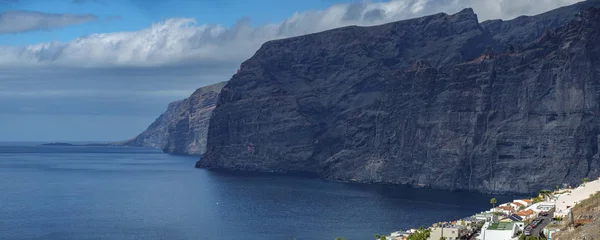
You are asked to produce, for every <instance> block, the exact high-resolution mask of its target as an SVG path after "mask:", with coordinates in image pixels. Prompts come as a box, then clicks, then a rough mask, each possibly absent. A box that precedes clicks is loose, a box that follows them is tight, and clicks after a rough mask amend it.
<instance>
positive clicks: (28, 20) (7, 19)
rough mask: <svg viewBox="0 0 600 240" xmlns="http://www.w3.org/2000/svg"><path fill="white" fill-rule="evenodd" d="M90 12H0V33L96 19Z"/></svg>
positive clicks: (33, 29)
mask: <svg viewBox="0 0 600 240" xmlns="http://www.w3.org/2000/svg"><path fill="white" fill-rule="evenodd" d="M97 18H98V17H97V16H95V15H91V14H86V15H80V14H55V13H43V12H34V11H10V12H3V13H0V34H6V33H20V32H30V31H38V30H52V29H57V28H63V27H66V26H69V25H76V24H81V23H85V22H90V21H94V20H96V19H97Z"/></svg>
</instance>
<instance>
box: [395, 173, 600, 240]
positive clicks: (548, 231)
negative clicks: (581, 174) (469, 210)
mask: <svg viewBox="0 0 600 240" xmlns="http://www.w3.org/2000/svg"><path fill="white" fill-rule="evenodd" d="M598 191H600V178H599V179H598V180H597V181H592V182H589V183H587V182H586V183H584V184H582V185H581V186H579V187H578V188H576V189H573V188H571V187H566V186H565V188H564V189H557V190H556V191H554V192H549V191H547V192H546V193H545V194H540V196H538V197H537V198H534V199H517V200H514V201H512V202H509V203H504V204H500V205H498V206H497V207H493V208H492V209H490V210H488V211H485V212H481V213H478V214H475V215H473V216H470V217H467V218H464V219H460V220H457V221H452V222H441V223H436V224H433V225H432V226H431V227H429V228H426V229H424V230H427V231H429V238H428V239H430V240H439V239H446V240H457V239H473V237H474V238H475V239H477V240H516V239H518V238H519V236H520V235H521V234H525V235H527V234H528V233H531V231H532V226H535V227H539V225H538V224H539V223H540V222H541V220H539V217H540V216H546V214H552V215H554V217H555V218H554V219H555V220H558V219H557V218H556V217H558V218H559V219H562V218H563V217H565V216H567V215H568V214H569V213H570V212H571V209H572V207H573V206H575V205H576V204H577V203H579V202H581V201H582V200H584V199H586V198H588V197H589V196H590V194H593V193H596V192H598ZM581 221H589V219H584V220H581ZM555 223H558V222H555ZM418 231H419V230H418V229H410V230H408V231H398V232H393V233H392V234H390V235H389V236H385V237H386V239H388V240H389V239H391V240H405V239H408V238H409V236H411V235H412V234H415V233H417V232H418ZM557 231H560V228H559V227H558V225H557V224H553V225H548V226H545V227H544V228H543V229H541V233H542V234H544V235H545V236H547V237H551V236H552V234H553V233H555V232H557ZM548 239H551V238H548Z"/></svg>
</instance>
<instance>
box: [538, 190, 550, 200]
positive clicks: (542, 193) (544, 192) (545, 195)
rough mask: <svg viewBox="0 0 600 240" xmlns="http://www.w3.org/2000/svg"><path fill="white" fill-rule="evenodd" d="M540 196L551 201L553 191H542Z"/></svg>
mask: <svg viewBox="0 0 600 240" xmlns="http://www.w3.org/2000/svg"><path fill="white" fill-rule="evenodd" d="M539 196H540V197H542V198H544V199H550V198H551V197H552V191H550V190H541V191H540V195H539Z"/></svg>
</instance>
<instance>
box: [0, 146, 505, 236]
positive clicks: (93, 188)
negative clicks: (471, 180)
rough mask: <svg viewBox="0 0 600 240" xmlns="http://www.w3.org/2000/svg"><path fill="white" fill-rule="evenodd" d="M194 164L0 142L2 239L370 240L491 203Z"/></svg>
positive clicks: (126, 151)
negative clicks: (210, 168) (339, 238)
mask: <svg viewBox="0 0 600 240" xmlns="http://www.w3.org/2000/svg"><path fill="white" fill-rule="evenodd" d="M195 161H196V157H181V156H171V155H167V154H162V153H160V152H159V151H156V150H153V149H145V148H116V147H39V146H35V145H34V144H7V143H1V144H0V239H51V240H54V239H56V240H70V239H77V240H86V239H149V240H152V239H165V240H178V239H245V240H286V239H294V238H295V239H298V240H321V239H324V240H332V239H334V238H335V237H336V236H343V237H345V238H346V239H348V240H355V239H364V240H370V239H373V236H374V234H375V233H386V234H387V233H389V232H392V231H395V230H398V229H407V228H409V227H417V226H420V225H430V224H431V223H433V222H438V221H443V220H452V219H457V218H461V217H464V216H467V215H471V214H472V213H475V212H479V211H481V210H485V209H488V208H489V207H490V206H489V199H490V197H491V196H487V195H479V194H472V193H451V192H444V191H431V190H423V189H421V190H416V189H407V188H401V187H389V186H387V187H386V186H376V185H361V184H345V183H335V182H327V181H322V180H318V179H308V178H301V177H290V176H274V175H260V174H239V173H222V172H211V171H207V170H203V169H195V168H194V167H193V166H194V163H195ZM509 199H510V198H508V197H498V200H499V202H504V201H509Z"/></svg>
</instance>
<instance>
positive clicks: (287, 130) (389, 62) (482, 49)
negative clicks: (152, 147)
mask: <svg viewBox="0 0 600 240" xmlns="http://www.w3.org/2000/svg"><path fill="white" fill-rule="evenodd" d="M596 3H598V1H588V2H585V3H583V4H588V5H589V4H592V5H593V4H596ZM588 5H585V6H586V7H587V6H588ZM574 6H578V7H574ZM574 6H570V8H562V9H558V10H555V11H553V12H550V13H553V14H546V15H543V14H542V15H538V16H534V17H522V18H518V19H515V20H512V21H516V22H511V21H506V22H488V23H482V24H480V23H479V22H478V20H477V16H476V15H475V13H474V12H473V11H472V10H471V9H465V10H463V11H461V12H459V13H456V14H454V15H447V14H443V13H442V14H436V15H432V16H427V17H423V18H418V19H410V20H405V21H400V22H395V23H390V24H385V25H381V26H374V27H345V28H340V29H335V30H330V31H325V32H322V33H317V34H310V35H306V36H301V37H295V38H289V39H283V40H277V41H270V42H267V43H265V44H264V45H263V46H262V47H261V48H260V49H259V50H258V51H257V52H256V54H255V55H254V56H253V57H252V58H250V59H248V60H247V61H245V62H244V63H243V64H242V67H241V70H240V71H239V72H238V73H237V74H235V75H234V76H233V77H232V78H231V80H230V81H229V82H228V83H227V84H226V86H225V87H224V88H223V90H222V92H221V93H220V94H219V97H218V102H217V107H216V108H215V109H214V111H213V114H212V116H211V119H210V125H209V130H208V143H207V144H208V145H207V152H206V153H205V154H204V155H203V158H202V160H200V161H198V163H197V167H206V168H226V169H235V170H246V171H278V172H288V171H293V172H308V173H316V174H319V175H320V176H322V177H324V178H327V179H335V180H343V181H359V182H376V183H394V184H408V185H412V186H418V187H432V188H439V189H452V190H470V191H480V192H515V193H529V192H534V191H537V190H539V189H541V188H544V187H551V186H554V185H555V184H557V183H575V182H579V181H580V180H581V179H582V178H583V177H586V176H590V177H596V176H598V174H599V172H598V169H599V168H600V159H599V156H598V136H599V134H600V131H599V129H598V126H599V125H598V124H599V123H600V122H599V120H600V119H599V114H600V111H599V110H600V108H599V106H600V92H599V91H598V90H597V89H600V85H599V84H600V83H598V81H597V79H598V73H599V71H600V65H599V62H598V61H599V60H600V59H599V58H598V56H600V52H598V50H599V47H600V38H599V37H598V34H599V32H600V29H599V26H600V23H599V22H598V15H599V14H598V11H597V9H591V10H586V12H585V13H583V14H580V15H577V16H576V14H575V12H572V11H575V10H579V8H583V7H582V6H584V5H581V4H579V5H574ZM565 9H570V10H568V11H567V10H565ZM540 16H542V17H540ZM548 16H552V17H548ZM524 18H527V19H528V21H530V22H536V21H540V22H545V23H535V24H529V26H532V27H531V28H530V31H531V32H530V33H531V34H528V35H524V36H522V37H518V38H517V37H510V36H511V35H520V34H516V33H519V32H521V31H525V30H526V28H527V26H528V25H527V24H526V25H523V24H516V23H518V22H519V21H523V19H524ZM566 19H570V20H566ZM547 21H551V22H552V23H548V22H547ZM492 25H493V26H492ZM498 26H500V27H498ZM540 26H548V27H558V28H557V29H554V30H551V29H548V28H546V29H544V30H543V31H539V29H538V27H540ZM542 34H543V35H542Z"/></svg>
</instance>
